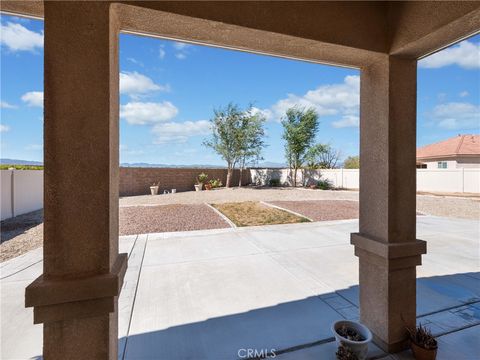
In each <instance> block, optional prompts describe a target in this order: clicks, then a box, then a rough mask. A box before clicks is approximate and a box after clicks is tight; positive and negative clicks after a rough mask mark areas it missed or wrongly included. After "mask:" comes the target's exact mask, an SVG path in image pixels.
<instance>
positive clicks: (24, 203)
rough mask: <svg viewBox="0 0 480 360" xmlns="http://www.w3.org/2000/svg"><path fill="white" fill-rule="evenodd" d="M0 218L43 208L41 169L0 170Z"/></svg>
mask: <svg viewBox="0 0 480 360" xmlns="http://www.w3.org/2000/svg"><path fill="white" fill-rule="evenodd" d="M0 172H1V180H2V186H1V191H2V193H1V199H2V200H1V202H2V206H1V210H2V213H1V219H2V220H3V219H8V218H10V217H13V216H17V215H21V214H25V213H28V212H30V211H34V210H39V209H41V208H43V170H0Z"/></svg>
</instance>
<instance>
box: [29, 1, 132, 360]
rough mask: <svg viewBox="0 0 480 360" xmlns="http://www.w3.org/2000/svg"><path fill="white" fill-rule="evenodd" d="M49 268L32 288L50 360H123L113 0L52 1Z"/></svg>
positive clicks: (48, 17) (48, 25)
mask: <svg viewBox="0 0 480 360" xmlns="http://www.w3.org/2000/svg"><path fill="white" fill-rule="evenodd" d="M44 68H45V87H44V88H45V101H44V104H45V120H44V123H45V128H44V131H45V140H44V142H45V201H44V203H45V229H44V272H43V275H42V276H41V277H39V278H38V279H37V280H35V281H34V282H33V283H32V284H30V285H29V286H28V287H27V289H26V306H33V307H34V322H35V323H44V348H43V355H44V357H45V358H46V359H62V360H65V359H69V360H71V359H83V360H84V359H116V358H117V336H118V335H117V332H118V331H117V296H118V294H119V291H120V289H121V286H122V282H123V275H124V273H125V269H126V265H127V259H126V254H120V255H119V254H118V96H119V95H118V28H117V21H116V18H115V16H114V13H112V12H111V11H110V6H109V4H108V3H102V2H93V3H92V2H56V1H55V2H45V65H44Z"/></svg>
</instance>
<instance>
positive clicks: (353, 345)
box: [332, 320, 373, 360]
mask: <svg viewBox="0 0 480 360" xmlns="http://www.w3.org/2000/svg"><path fill="white" fill-rule="evenodd" d="M332 332H333V334H334V335H335V339H336V340H337V344H338V346H343V347H346V348H348V349H349V350H350V352H351V353H353V354H354V355H355V356H356V357H348V358H345V359H358V360H364V359H366V358H367V354H368V344H369V343H370V342H371V341H372V338H373V337H372V333H371V332H370V330H369V329H368V328H367V327H366V326H365V325H362V324H360V323H359V322H357V321H350V320H339V321H336V322H334V323H333V325H332ZM342 353H343V350H342ZM342 359H343V358H342Z"/></svg>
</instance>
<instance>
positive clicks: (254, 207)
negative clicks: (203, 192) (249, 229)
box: [212, 201, 310, 226]
mask: <svg viewBox="0 0 480 360" xmlns="http://www.w3.org/2000/svg"><path fill="white" fill-rule="evenodd" d="M212 206H213V207H215V208H216V209H217V210H218V211H220V212H221V213H222V214H224V215H225V216H226V217H227V218H229V219H230V220H231V221H232V222H233V223H234V224H235V225H237V226H259V225H276V224H293V223H301V222H310V220H308V219H306V218H304V217H300V216H297V215H294V214H291V213H289V212H287V211H283V210H279V209H275V208H273V207H270V206H267V205H264V204H261V203H259V202H258V201H245V202H235V203H222V204H212Z"/></svg>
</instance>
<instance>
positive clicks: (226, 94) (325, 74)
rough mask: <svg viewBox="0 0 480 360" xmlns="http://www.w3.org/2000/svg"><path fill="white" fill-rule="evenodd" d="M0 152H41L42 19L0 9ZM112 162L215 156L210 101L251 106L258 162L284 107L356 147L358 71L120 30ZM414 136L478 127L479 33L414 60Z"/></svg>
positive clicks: (274, 147)
mask: <svg viewBox="0 0 480 360" xmlns="http://www.w3.org/2000/svg"><path fill="white" fill-rule="evenodd" d="M0 20H1V26H2V31H1V94H0V95H1V108H0V111H1V127H0V136H1V157H2V158H14V159H26V160H37V161H42V158H43V108H42V99H43V22H42V21H38V20H29V19H21V18H18V17H11V16H6V15H1V17H0ZM120 72H121V73H120V78H121V80H120V89H121V94H120V103H121V107H120V144H121V145H120V160H121V162H130V163H132V162H148V163H167V164H178V165H185V164H217V165H221V164H223V162H222V160H221V159H220V158H219V157H218V156H216V155H215V154H214V153H212V152H211V151H210V150H209V149H206V148H205V147H203V146H202V145H201V144H202V141H203V139H204V138H205V137H206V136H207V135H208V131H209V125H208V120H209V119H210V118H211V117H212V114H213V109H214V108H217V107H219V106H225V105H226V104H228V103H229V102H235V103H237V104H239V105H240V106H242V107H246V106H248V105H249V104H250V103H252V104H253V106H254V107H255V109H256V111H261V112H262V113H263V114H264V115H265V116H266V117H267V119H268V121H267V123H266V130H267V135H268V138H267V143H268V147H267V148H266V149H265V151H264V159H265V161H270V162H283V161H284V157H283V141H282V139H281V134H282V127H281V124H280V123H279V120H280V119H281V116H282V114H284V112H285V110H286V109H287V108H288V107H290V106H293V105H295V104H300V105H304V106H313V107H315V108H316V109H317V111H318V113H319V115H320V123H321V125H320V130H319V133H318V136H317V137H318V141H320V142H328V143H331V145H332V146H334V147H335V148H337V149H340V150H341V152H342V155H343V158H344V157H346V156H349V155H356V154H358V147H359V129H358V112H359V81H360V79H359V71H358V70H355V69H347V68H339V67H332V66H326V65H319V64H312V63H307V62H301V61H293V60H287V59H281V58H275V57H270V56H263V55H254V54H249V53H243V52H238V51H232V50H225V49H218V48H211V47H205V46H198V45H189V44H184V43H177V42H173V41H168V40H159V39H154V38H147V37H139V36H133V35H126V34H122V35H121V36H120ZM417 107H418V109H417V118H418V125H417V126H418V131H417V133H418V135H417V144H418V145H419V146H420V145H426V144H429V143H432V142H436V141H440V140H443V139H446V138H448V137H451V136H455V135H457V134H459V133H478V132H479V126H480V35H477V36H474V37H472V38H470V39H468V40H466V41H463V42H462V43H460V44H456V45H453V46H452V47H450V48H447V49H445V50H443V51H442V52H439V53H437V54H434V55H432V56H430V57H429V58H426V59H425V60H422V61H421V62H420V63H419V68H418V104H417Z"/></svg>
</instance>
